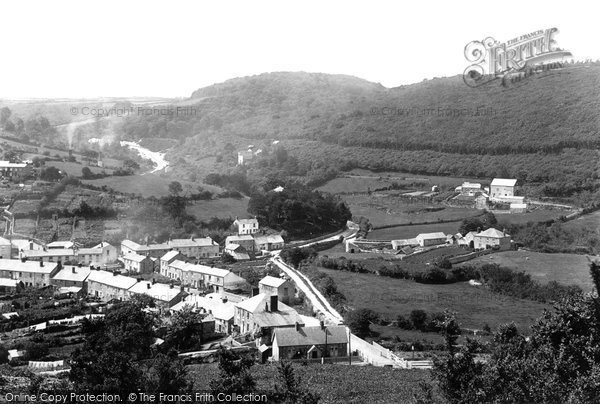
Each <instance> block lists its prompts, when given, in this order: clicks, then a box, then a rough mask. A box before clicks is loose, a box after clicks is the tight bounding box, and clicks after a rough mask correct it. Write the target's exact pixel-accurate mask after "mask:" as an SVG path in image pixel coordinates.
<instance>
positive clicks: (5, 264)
mask: <svg viewBox="0 0 600 404" xmlns="http://www.w3.org/2000/svg"><path fill="white" fill-rule="evenodd" d="M57 265H58V264H57V263H56V262H44V266H40V263H39V261H25V262H23V261H21V260H9V259H0V271H17V272H33V273H43V274H50V273H52V271H54V269H55V268H56V266H57Z"/></svg>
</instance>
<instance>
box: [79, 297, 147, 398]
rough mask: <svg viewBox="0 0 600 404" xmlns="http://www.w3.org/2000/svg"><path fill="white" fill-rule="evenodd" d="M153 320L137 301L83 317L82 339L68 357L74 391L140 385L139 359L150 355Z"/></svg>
mask: <svg viewBox="0 0 600 404" xmlns="http://www.w3.org/2000/svg"><path fill="white" fill-rule="evenodd" d="M153 325H154V320H153V319H152V318H151V317H150V316H149V315H148V314H146V313H145V312H143V311H142V307H141V306H140V305H139V304H137V303H136V302H126V303H121V304H119V305H117V306H115V307H113V308H112V309H111V310H110V311H109V312H108V313H107V314H106V316H105V317H104V318H103V319H101V320H95V321H88V320H84V322H83V325H82V332H83V333H84V334H85V342H84V345H83V348H82V349H77V350H75V352H74V353H73V355H72V357H71V372H70V376H69V377H70V378H71V381H72V382H73V384H74V389H75V390H76V391H89V392H96V393H113V394H127V393H130V392H132V391H137V390H138V389H140V388H142V387H143V374H144V372H143V369H142V368H141V367H140V365H139V363H138V362H139V361H141V360H144V359H148V358H150V357H151V353H152V350H151V345H152V344H153V343H154V332H153Z"/></svg>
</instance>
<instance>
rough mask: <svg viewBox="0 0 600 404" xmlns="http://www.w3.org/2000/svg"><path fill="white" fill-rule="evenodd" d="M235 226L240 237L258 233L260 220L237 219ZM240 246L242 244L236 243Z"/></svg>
mask: <svg viewBox="0 0 600 404" xmlns="http://www.w3.org/2000/svg"><path fill="white" fill-rule="evenodd" d="M233 225H234V226H236V227H237V232H238V235H240V236H241V235H244V234H254V233H258V230H259V225H258V220H257V219H256V218H254V219H235V221H234V222H233ZM236 244H240V243H236Z"/></svg>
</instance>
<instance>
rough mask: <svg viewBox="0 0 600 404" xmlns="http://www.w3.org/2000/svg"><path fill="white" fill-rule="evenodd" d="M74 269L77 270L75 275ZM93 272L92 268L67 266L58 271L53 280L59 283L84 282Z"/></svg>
mask: <svg viewBox="0 0 600 404" xmlns="http://www.w3.org/2000/svg"><path fill="white" fill-rule="evenodd" d="M73 268H75V273H73ZM91 272H92V271H91V269H90V267H76V266H75V267H74V266H72V265H67V266H65V267H64V268H63V269H61V270H60V271H58V273H57V274H56V275H54V276H53V277H52V279H54V280H58V281H72V282H83V281H85V280H86V279H87V277H88V276H90V273H91Z"/></svg>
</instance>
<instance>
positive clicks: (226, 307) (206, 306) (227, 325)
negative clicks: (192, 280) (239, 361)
mask: <svg viewBox="0 0 600 404" xmlns="http://www.w3.org/2000/svg"><path fill="white" fill-rule="evenodd" d="M186 306H189V307H191V308H192V310H193V311H197V312H199V313H206V314H210V315H212V316H213V318H214V319H215V332H217V333H219V334H231V332H232V331H233V316H234V309H235V307H234V304H233V303H232V302H231V301H228V300H227V298H225V297H222V296H220V295H219V294H216V293H209V294H208V295H206V296H198V295H188V296H185V297H184V298H183V299H182V300H181V302H179V303H177V304H176V305H175V306H173V307H172V308H171V310H173V311H180V310H183V309H184V308H185V307H186Z"/></svg>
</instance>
